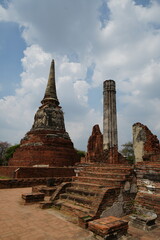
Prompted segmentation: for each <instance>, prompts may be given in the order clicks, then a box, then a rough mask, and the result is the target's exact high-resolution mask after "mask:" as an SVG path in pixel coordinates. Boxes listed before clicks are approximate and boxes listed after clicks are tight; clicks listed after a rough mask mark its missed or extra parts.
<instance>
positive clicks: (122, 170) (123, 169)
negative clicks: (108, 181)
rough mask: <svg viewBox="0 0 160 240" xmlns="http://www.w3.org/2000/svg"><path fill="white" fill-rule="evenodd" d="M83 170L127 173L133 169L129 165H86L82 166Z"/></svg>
mask: <svg viewBox="0 0 160 240" xmlns="http://www.w3.org/2000/svg"><path fill="white" fill-rule="evenodd" d="M83 171H87V172H95V173H101V172H103V173H111V172H112V173H127V174H129V173H130V172H131V171H133V168H131V167H120V166H118V167H115V166H112V167H86V168H83Z"/></svg>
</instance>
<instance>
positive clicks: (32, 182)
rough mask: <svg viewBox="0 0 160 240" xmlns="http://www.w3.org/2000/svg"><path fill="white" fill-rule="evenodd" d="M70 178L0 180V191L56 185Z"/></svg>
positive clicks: (70, 179)
mask: <svg viewBox="0 0 160 240" xmlns="http://www.w3.org/2000/svg"><path fill="white" fill-rule="evenodd" d="M70 181H72V178H70V177H54V178H20V179H10V180H8V179H0V189H5V188H22V187H33V186H37V185H48V183H52V185H58V184H61V183H62V182H70Z"/></svg>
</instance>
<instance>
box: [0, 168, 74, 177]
mask: <svg viewBox="0 0 160 240" xmlns="http://www.w3.org/2000/svg"><path fill="white" fill-rule="evenodd" d="M0 176H4V177H8V178H43V177H72V176H75V172H74V168H63V167H57V168H56V167H54V168H47V167H0Z"/></svg>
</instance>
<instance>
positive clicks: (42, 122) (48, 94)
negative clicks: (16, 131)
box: [32, 60, 69, 137]
mask: <svg viewBox="0 0 160 240" xmlns="http://www.w3.org/2000/svg"><path fill="white" fill-rule="evenodd" d="M41 103H42V105H41V106H40V107H39V109H38V111H37V112H36V114H35V117H34V123H33V126H32V130H33V131H37V130H43V129H45V130H47V129H48V130H54V131H56V132H59V131H60V132H61V133H62V136H63V135H64V134H65V137H67V136H68V133H66V130H65V124H64V116H63V111H62V110H61V107H60V106H59V101H58V98H57V92H56V82H55V69H54V60H52V62H51V67H50V73H49V78H48V83H47V87H46V91H45V94H44V98H43V100H42V101H41ZM68 137H69V136H68Z"/></svg>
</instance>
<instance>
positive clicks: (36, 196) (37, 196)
mask: <svg viewBox="0 0 160 240" xmlns="http://www.w3.org/2000/svg"><path fill="white" fill-rule="evenodd" d="M44 196H45V194H44V193H25V194H22V199H23V200H24V201H25V203H34V202H40V201H44Z"/></svg>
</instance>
